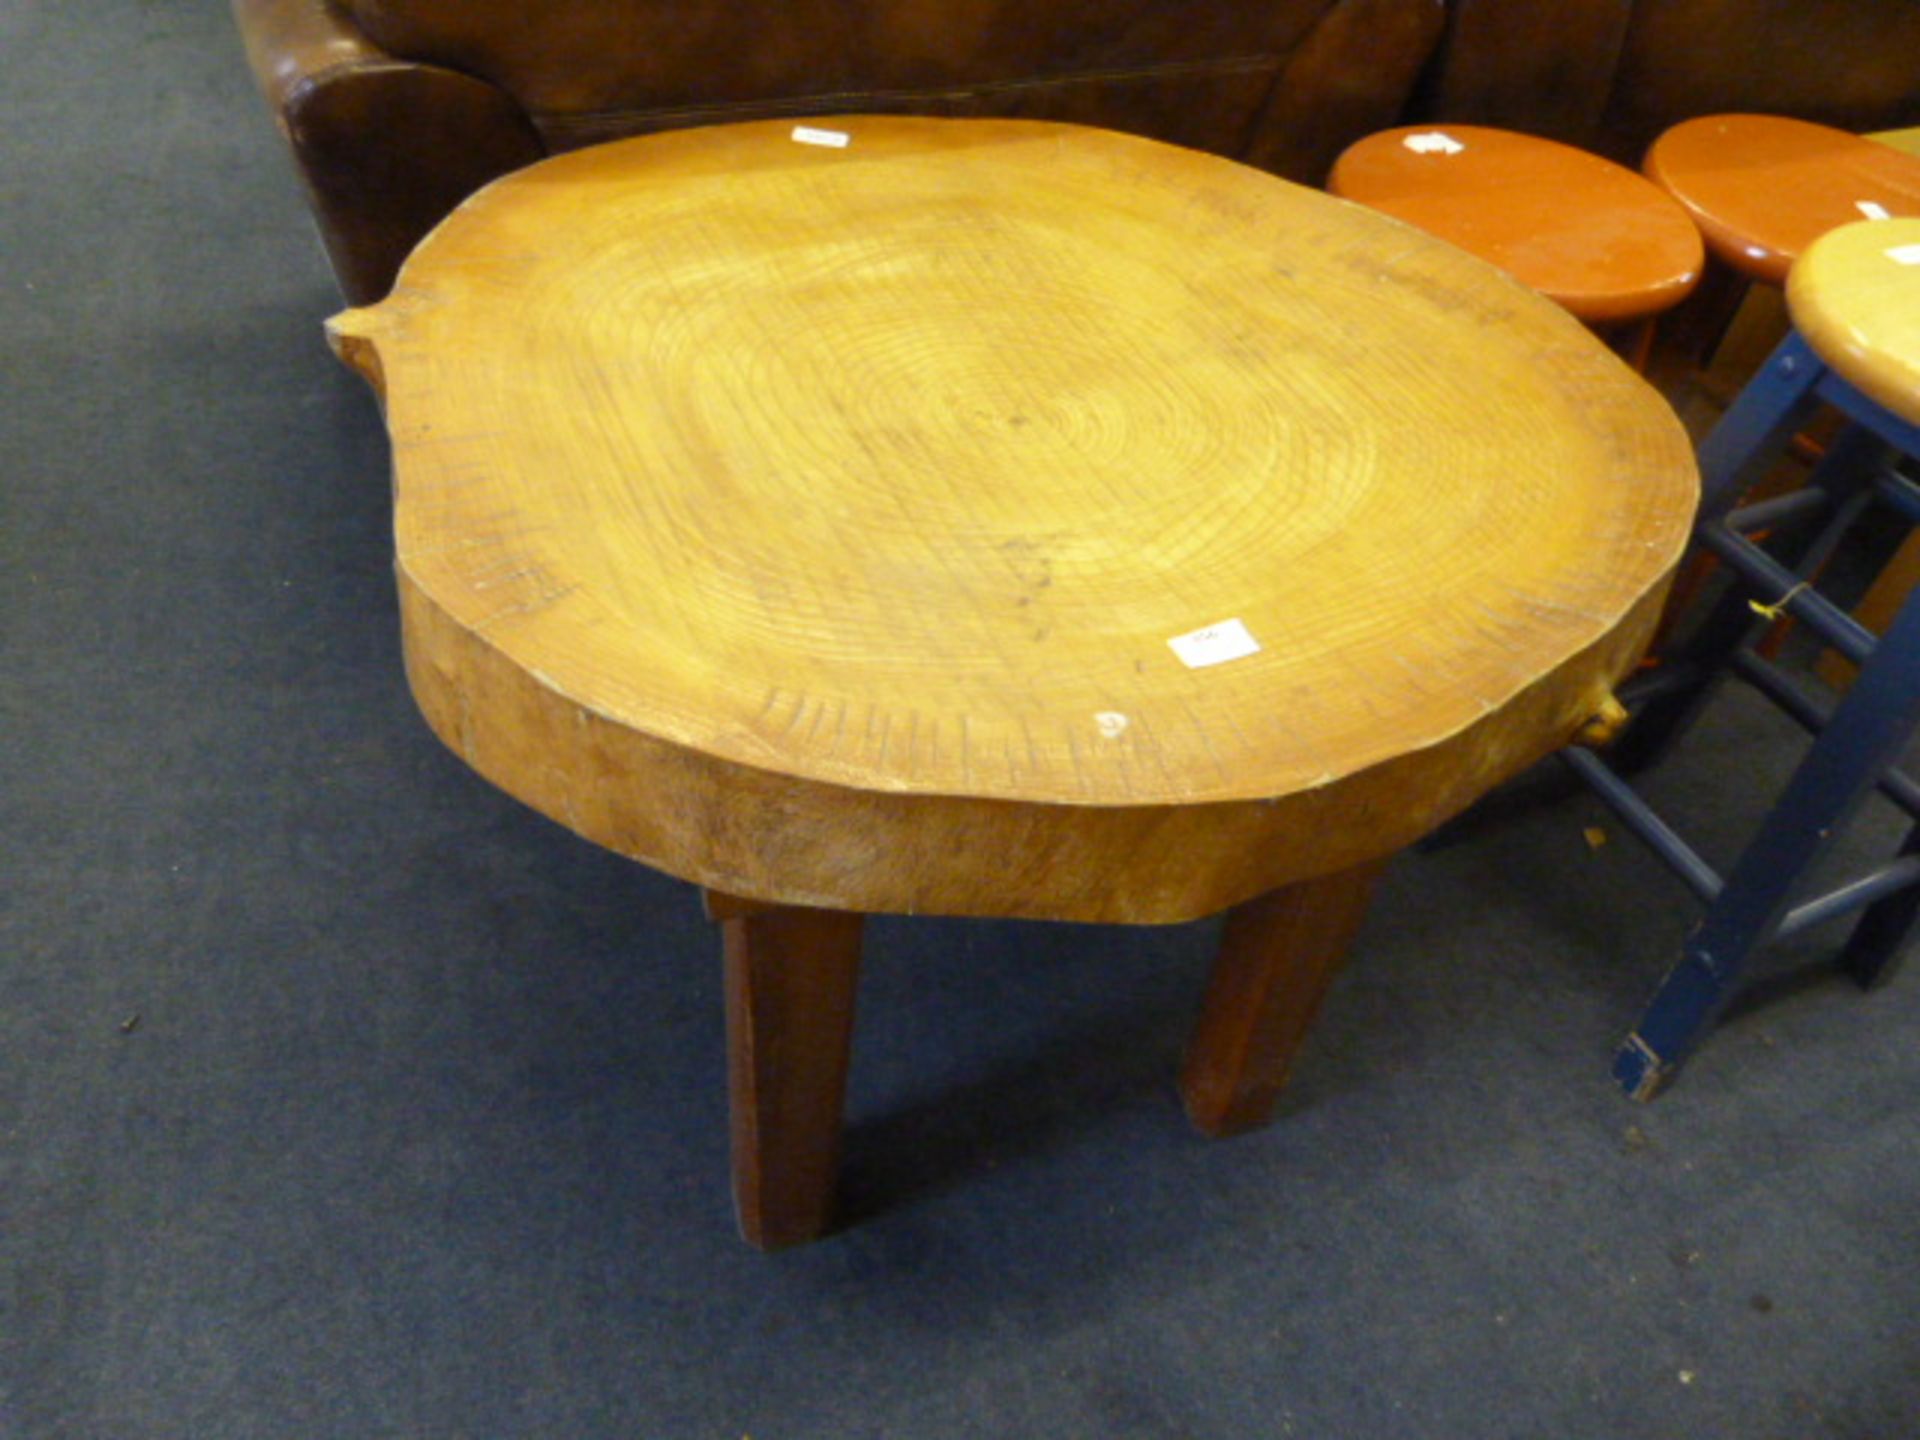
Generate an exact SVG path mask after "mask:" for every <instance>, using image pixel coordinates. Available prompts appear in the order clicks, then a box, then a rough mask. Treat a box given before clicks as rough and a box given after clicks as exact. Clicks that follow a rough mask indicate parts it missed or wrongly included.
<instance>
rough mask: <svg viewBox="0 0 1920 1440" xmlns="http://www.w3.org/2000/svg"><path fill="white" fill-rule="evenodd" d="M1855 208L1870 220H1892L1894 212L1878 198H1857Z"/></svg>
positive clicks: (1854, 203)
mask: <svg viewBox="0 0 1920 1440" xmlns="http://www.w3.org/2000/svg"><path fill="white" fill-rule="evenodd" d="M1853 208H1854V209H1856V210H1858V211H1859V212H1860V213H1861V214H1862V215H1864V216H1866V217H1867V219H1869V220H1891V219H1892V218H1893V212H1892V211H1891V210H1889V209H1887V207H1886V206H1884V205H1882V204H1881V203H1880V202H1879V201H1878V200H1856V201H1854V202H1853Z"/></svg>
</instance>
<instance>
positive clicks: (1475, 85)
mask: <svg viewBox="0 0 1920 1440" xmlns="http://www.w3.org/2000/svg"><path fill="white" fill-rule="evenodd" d="M1427 89H1428V94H1427V97H1426V100H1425V102H1424V105H1423V107H1422V108H1423V109H1424V110H1425V111H1426V112H1427V113H1429V114H1431V115H1432V116H1433V117H1434V118H1437V119H1441V120H1458V121H1462V122H1466V123H1474V124H1484V125H1503V126H1507V127H1509V128H1512V129H1516V130H1526V131H1530V132H1532V133H1534V134H1537V135H1548V136H1552V137H1554V138H1556V139H1561V140H1566V141H1570V142H1572V143H1574V144H1577V145H1586V146H1590V147H1593V148H1596V149H1600V150H1603V151H1606V152H1609V153H1611V154H1613V155H1615V156H1616V157H1617V158H1620V159H1624V160H1632V161H1637V160H1638V159H1639V157H1640V155H1641V153H1642V152H1644V150H1645V149H1646V147H1647V146H1648V145H1649V144H1651V143H1652V142H1653V140H1654V139H1655V138H1656V137H1657V136H1658V135H1659V134H1660V132H1661V131H1662V130H1665V129H1666V128H1667V127H1668V126H1670V125H1673V124H1676V123H1678V122H1679V121H1681V120H1685V119H1688V118H1690V117H1692V116H1695V115H1706V114H1712V113H1715V112H1719V111H1742V110H1753V111H1765V112H1771V113H1778V114H1785V115H1798V116H1801V117H1803V118H1805V119H1809V120H1820V121H1824V122H1826V123H1828V124H1832V125H1839V126H1841V127H1842V128H1845V129H1849V130H1872V129H1879V128H1884V127H1890V126H1894V125H1901V124H1912V123H1915V122H1916V121H1920V5H1916V4H1913V3H1910V0H1557V3H1554V4H1543V3H1541V0H1452V4H1451V6H1450V14H1449V19H1448V26H1447V35H1446V39H1445V41H1444V42H1443V45H1442V49H1441V54H1440V58H1439V60H1438V62H1437V64H1436V65H1435V67H1434V69H1433V71H1432V73H1431V75H1430V77H1429V85H1428V87H1427Z"/></svg>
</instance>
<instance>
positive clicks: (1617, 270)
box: [1327, 125, 1704, 331]
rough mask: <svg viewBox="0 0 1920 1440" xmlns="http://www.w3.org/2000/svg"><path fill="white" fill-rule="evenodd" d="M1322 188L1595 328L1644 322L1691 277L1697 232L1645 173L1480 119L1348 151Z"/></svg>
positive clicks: (1698, 256) (1687, 286)
mask: <svg viewBox="0 0 1920 1440" xmlns="http://www.w3.org/2000/svg"><path fill="white" fill-rule="evenodd" d="M1327 188H1328V189H1329V190H1331V191H1332V192H1333V193H1334V194H1335V195H1339V196H1342V197H1344V198H1345V199H1348V200H1357V201H1359V202H1360V203H1362V204H1364V205H1368V206H1370V207H1372V208H1373V209H1376V210H1383V211H1385V212H1386V213H1387V214H1389V215H1392V216H1395V217H1396V218H1398V219H1401V220H1405V221H1406V222H1407V223H1409V224H1411V225H1417V226H1419V227H1420V228H1421V229H1422V230H1425V231H1427V232H1428V233H1429V234H1432V235H1437V236H1439V237H1440V238H1441V239H1443V240H1449V241H1451V242H1452V243H1454V244H1455V245H1458V246H1459V247H1460V248H1461V249H1463V250H1468V251H1471V252H1472V253H1473V254H1475V255H1478V256H1479V257H1480V258H1481V259H1483V260H1488V261H1491V262H1492V263H1493V264H1495V265H1498V266H1499V267H1500V268H1501V269H1503V270H1505V271H1506V272H1507V273H1508V274H1510V275H1512V276H1513V277H1514V278H1515V279H1516V280H1519V281H1520V282H1522V283H1523V284H1526V285H1530V286H1532V287H1533V288H1534V289H1535V290H1538V291H1539V292H1540V293H1541V294H1543V295H1545V296H1547V297H1548V298H1549V299H1552V300H1556V301H1558V302H1559V303H1560V304H1561V305H1562V306H1564V307H1565V308H1566V309H1567V310H1569V311H1570V312H1572V313H1573V314H1574V315H1575V316H1576V317H1578V318H1579V319H1581V320H1583V321H1585V322H1586V323H1587V324H1588V325H1589V326H1591V327H1593V328H1594V329H1596V330H1603V331H1613V330H1619V329H1622V328H1625V327H1629V326H1633V325H1635V324H1638V323H1640V322H1645V321H1648V320H1651V319H1652V318H1653V317H1654V316H1656V315H1659V314H1661V313H1662V312H1663V311H1666V310H1669V309H1671V308H1672V307H1673V306H1675V305H1677V304H1679V303H1680V301H1682V300H1684V299H1685V298H1686V296H1687V294H1688V292H1689V291H1691V290H1692V289H1693V287H1694V285H1695V284H1696V283H1697V282H1698V280H1699V278H1700V271H1701V267H1702V264H1703V261H1704V256H1703V253H1702V250H1701V244H1700V235H1699V232H1698V231H1697V230H1696V229H1695V228H1694V225H1693V223H1692V222H1691V221H1690V220H1689V219H1688V217H1687V213H1686V212H1685V211H1684V210H1682V209H1681V208H1680V207H1679V206H1678V205H1676V204H1675V203H1674V202H1673V201H1672V200H1671V199H1669V198H1668V197H1667V196H1666V195H1665V194H1664V193H1662V192H1661V190H1660V189H1659V188H1658V187H1657V186H1655V185H1652V184H1650V183H1648V182H1647V181H1646V180H1645V179H1644V178H1642V177H1641V176H1639V175H1636V174H1634V173H1633V171H1631V170H1628V169H1626V168H1625V167H1624V166H1620V165H1616V164H1614V163H1613V162H1612V161H1611V160H1603V159H1602V158H1601V157H1600V156H1598V155H1592V154H1589V153H1588V152H1586V151H1585V150H1577V149H1575V148H1574V147H1573V146H1571V145H1562V144H1559V143H1558V142H1556V141H1553V140H1543V139H1541V138H1539V137H1538V136H1535V135H1522V134H1519V133H1518V132H1516V131H1512V130H1496V129H1489V128H1487V127H1485V126H1480V125H1442V126H1439V127H1433V126H1407V127H1402V128H1399V129H1395V130H1383V131H1381V132H1379V133H1378V134H1376V135H1370V136H1368V137H1367V138H1366V139H1364V140H1362V141H1360V142H1359V143H1357V144H1355V145H1352V146H1350V147H1349V148H1348V149H1347V151H1346V152H1345V153H1344V154H1343V155H1341V157H1340V159H1339V160H1338V161H1337V162H1335V164H1334V167H1333V174H1332V176H1331V177H1330V178H1329V180H1328V182H1327Z"/></svg>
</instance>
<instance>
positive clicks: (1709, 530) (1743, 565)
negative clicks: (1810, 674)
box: [1697, 520, 1876, 665]
mask: <svg viewBox="0 0 1920 1440" xmlns="http://www.w3.org/2000/svg"><path fill="white" fill-rule="evenodd" d="M1697 533H1698V534H1699V537H1700V542H1701V543H1702V544H1703V545H1705V546H1706V547H1707V548H1708V549H1709V550H1711V551H1713V552H1714V554H1716V555H1718V556H1719V557H1720V558H1721V559H1722V560H1725V561H1726V562H1727V564H1729V565H1731V566H1732V567H1733V568H1734V569H1735V570H1737V571H1739V573H1740V575H1741V577H1742V578H1743V579H1745V580H1746V581H1747V582H1748V583H1750V584H1751V585H1753V586H1754V587H1755V588H1756V589H1757V590H1759V591H1760V592H1761V593H1762V594H1766V593H1771V594H1772V595H1773V597H1774V599H1773V600H1772V602H1771V603H1772V604H1774V605H1776V606H1778V607H1779V608H1780V609H1782V610H1785V611H1786V612H1787V613H1788V614H1789V615H1792V616H1793V617H1794V619H1796V620H1798V621H1800V622H1801V623H1802V624H1804V625H1805V626H1806V627H1807V628H1808V629H1809V630H1812V631H1813V632H1814V633H1815V634H1816V635H1818V636H1819V637H1820V638H1821V639H1822V640H1824V641H1826V642H1827V644H1829V645H1831V646H1832V647H1833V648H1834V649H1836V650H1838V651H1839V652H1840V653H1841V654H1842V655H1844V656H1846V657H1847V659H1849V660H1851V661H1853V663H1854V664H1856V665H1864V664H1865V663H1866V661H1867V657H1868V656H1870V655H1871V654H1873V650H1874V646H1875V643H1876V641H1875V639H1874V635H1873V632H1872V631H1871V630H1869V629H1867V628H1866V627H1865V626H1864V625H1862V624H1861V623H1860V622H1859V621H1858V620H1855V619H1854V618H1853V617H1852V616H1851V615H1849V614H1847V612H1846V611H1844V610H1842V609H1841V608H1840V607H1839V606H1837V605H1835V604H1834V603H1833V602H1832V601H1831V600H1829V599H1827V597H1826V596H1824V595H1822V594H1820V593H1819V592H1818V591H1816V590H1812V589H1810V588H1807V586H1806V584H1805V582H1804V581H1803V580H1802V579H1801V578H1800V577H1799V576H1798V575H1796V574H1794V573H1793V571H1791V570H1789V569H1787V567H1786V566H1784V565H1782V564H1781V563H1780V562H1779V561H1778V560H1775V559H1774V558H1773V557H1772V556H1771V555H1769V554H1767V553H1766V552H1765V551H1764V550H1762V549H1760V548H1759V547H1758V546H1757V545H1755V544H1754V543H1753V542H1752V541H1751V540H1749V539H1747V538H1746V537H1745V536H1744V535H1739V534H1736V533H1735V532H1734V531H1732V530H1730V529H1728V528H1727V524H1726V522H1725V521H1724V520H1715V521H1710V522H1708V523H1706V524H1703V525H1701V526H1700V528H1699V531H1698V532H1697Z"/></svg>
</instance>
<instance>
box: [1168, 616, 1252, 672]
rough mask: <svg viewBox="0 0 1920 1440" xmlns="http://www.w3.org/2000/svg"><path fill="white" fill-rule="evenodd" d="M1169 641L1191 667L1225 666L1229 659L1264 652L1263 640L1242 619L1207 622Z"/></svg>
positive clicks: (1175, 651) (1183, 662)
mask: <svg viewBox="0 0 1920 1440" xmlns="http://www.w3.org/2000/svg"><path fill="white" fill-rule="evenodd" d="M1167 644H1168V645H1170V646H1172V647H1173V653H1174V654H1176V655H1178V656H1179V657H1180V661H1181V663H1182V664H1184V665H1185V666H1186V667H1187V668H1188V669H1189V670H1200V669H1204V668H1205V667H1206V666H1208V665H1224V664H1225V663H1226V662H1227V661H1229V660H1239V659H1242V658H1244V657H1245V656H1248V655H1256V654H1258V653H1259V651H1260V642H1259V641H1258V640H1256V639H1254V638H1253V634H1252V632H1251V631H1249V630H1248V629H1247V627H1246V623H1245V622H1244V621H1241V620H1222V621H1221V622H1220V623H1219V624H1217V625H1207V626H1204V627H1202V628H1201V629H1199V630H1192V631H1189V632H1188V633H1187V634H1185V635H1176V636H1174V637H1173V638H1172V639H1171V640H1169V641H1167Z"/></svg>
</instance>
